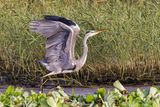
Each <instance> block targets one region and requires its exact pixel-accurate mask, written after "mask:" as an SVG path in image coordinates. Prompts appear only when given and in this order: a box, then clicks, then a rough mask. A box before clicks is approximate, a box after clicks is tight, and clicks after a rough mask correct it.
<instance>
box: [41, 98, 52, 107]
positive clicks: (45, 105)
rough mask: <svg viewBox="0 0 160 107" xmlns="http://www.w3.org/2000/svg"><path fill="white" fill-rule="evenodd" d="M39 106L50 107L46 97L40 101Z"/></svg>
mask: <svg viewBox="0 0 160 107" xmlns="http://www.w3.org/2000/svg"><path fill="white" fill-rule="evenodd" d="M40 107H50V106H49V104H48V103H47V100H46V99H42V100H41V101H40Z"/></svg>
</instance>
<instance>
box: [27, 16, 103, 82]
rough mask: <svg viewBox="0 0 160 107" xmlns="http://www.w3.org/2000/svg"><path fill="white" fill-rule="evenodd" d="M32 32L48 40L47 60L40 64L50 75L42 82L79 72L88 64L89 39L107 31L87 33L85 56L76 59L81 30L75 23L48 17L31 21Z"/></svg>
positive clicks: (56, 17)
mask: <svg viewBox="0 0 160 107" xmlns="http://www.w3.org/2000/svg"><path fill="white" fill-rule="evenodd" d="M30 30H31V31H32V32H36V33H39V34H41V35H42V36H43V37H45V38H46V45H45V48H46V53H45V58H44V60H41V61H40V63H41V64H42V65H44V66H45V67H46V69H47V70H48V71H50V73H48V74H47V75H44V76H43V77H42V80H43V78H45V77H47V76H51V75H56V74H62V73H71V72H74V71H79V70H80V69H81V68H82V66H83V65H84V63H85V62H86V58H87V53H88V46H87V40H88V38H90V37H92V36H94V35H97V34H98V33H100V32H103V31H105V30H90V31H88V32H86V34H85V37H84V40H83V54H82V56H81V57H80V58H79V59H76V58H75V56H74V49H75V43H76V38H77V36H78V34H79V32H80V28H79V26H78V25H77V24H76V23H75V22H73V21H71V20H69V19H67V18H64V17H59V16H49V15H46V16H44V19H42V20H33V21H31V22H30Z"/></svg>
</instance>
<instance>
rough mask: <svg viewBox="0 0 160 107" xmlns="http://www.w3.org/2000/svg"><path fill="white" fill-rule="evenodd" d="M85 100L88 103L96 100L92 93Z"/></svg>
mask: <svg viewBox="0 0 160 107" xmlns="http://www.w3.org/2000/svg"><path fill="white" fill-rule="evenodd" d="M85 100H86V102H87V103H91V102H92V101H93V100H94V97H93V96H92V95H90V94H87V95H86V99H85Z"/></svg>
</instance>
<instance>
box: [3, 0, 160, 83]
mask: <svg viewBox="0 0 160 107" xmlns="http://www.w3.org/2000/svg"><path fill="white" fill-rule="evenodd" d="M45 14H47V15H59V16H64V17H68V18H70V19H72V20H74V21H75V22H77V23H78V24H79V26H80V28H81V33H80V36H79V37H78V39H79V40H78V41H77V42H78V43H77V45H76V56H77V58H78V57H80V56H81V53H82V40H83V39H82V38H83V35H84V33H85V31H86V30H90V29H108V30H109V31H108V32H107V33H102V34H100V35H99V36H97V37H94V38H92V39H91V40H89V42H88V46H89V54H88V59H87V62H86V64H85V66H84V67H83V69H82V70H81V71H80V72H79V73H75V74H68V75H62V76H63V77H65V78H66V79H77V80H78V81H80V82H84V80H86V82H91V83H92V82H106V81H109V80H115V79H120V80H124V81H125V80H128V79H131V80H151V81H156V80H158V79H159V77H160V71H159V69H160V50H159V49H160V2H159V1H158V0H147V1H144V0H135V1H132V0H106V1H105V0H104V1H103V0H88V1H86V0H79V1H75V0H72V1H71V0H47V1H43V0H23V1H21V0H8V1H4V0H0V37H1V38H0V71H1V72H0V74H1V75H5V76H6V75H7V76H8V77H9V78H10V79H11V80H12V81H13V82H16V81H17V80H19V81H21V82H22V83H32V82H34V81H35V80H37V79H38V78H39V77H40V76H42V75H44V74H46V72H47V71H46V70H45V69H44V68H43V67H42V66H40V65H39V64H37V62H36V61H37V60H40V59H43V57H44V52H45V49H44V42H45V40H44V38H42V37H40V36H39V35H37V34H35V33H31V32H30V31H29V27H28V25H29V22H30V21H31V20H34V19H41V18H42V17H43V15H45ZM91 77H92V78H91Z"/></svg>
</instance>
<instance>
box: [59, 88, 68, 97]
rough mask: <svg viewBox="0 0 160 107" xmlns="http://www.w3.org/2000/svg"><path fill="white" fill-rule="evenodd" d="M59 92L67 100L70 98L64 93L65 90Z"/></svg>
mask: <svg viewBox="0 0 160 107" xmlns="http://www.w3.org/2000/svg"><path fill="white" fill-rule="evenodd" d="M58 92H59V93H60V94H61V95H62V96H63V97H65V98H67V99H68V98H69V96H68V95H67V94H66V93H65V92H64V91H63V90H58Z"/></svg>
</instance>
